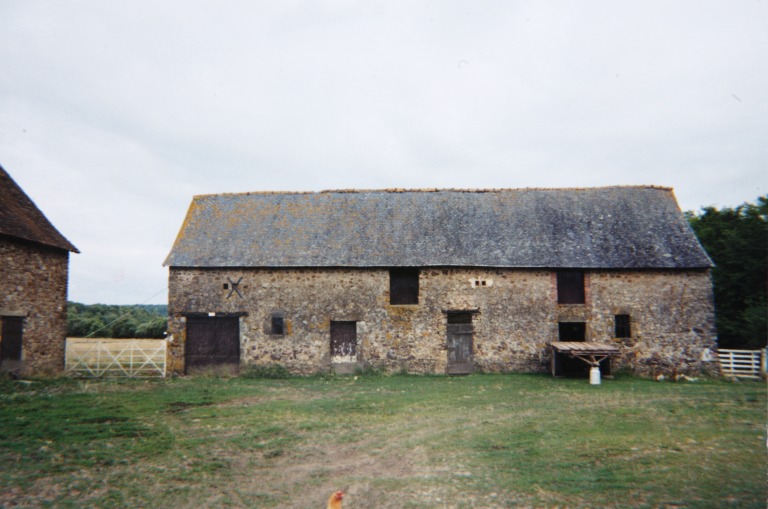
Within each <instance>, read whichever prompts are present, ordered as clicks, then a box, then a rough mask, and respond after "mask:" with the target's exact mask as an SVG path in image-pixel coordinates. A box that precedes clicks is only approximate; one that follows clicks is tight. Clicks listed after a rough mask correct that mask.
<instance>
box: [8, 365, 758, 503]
mask: <svg viewBox="0 0 768 509" xmlns="http://www.w3.org/2000/svg"><path fill="white" fill-rule="evenodd" d="M766 408H767V407H766V386H765V384H764V383H761V382H742V383H732V382H726V381H708V380H700V381H696V382H681V383H673V382H653V381H648V380H641V379H637V378H631V377H617V378H616V379H615V380H604V381H603V384H602V385H600V386H590V385H589V384H588V383H587V381H586V380H583V379H553V378H551V377H548V376H543V375H472V376H467V377H419V376H392V377H383V376H360V377H329V378H323V377H315V378H293V379H282V380H267V379H247V378H217V377H212V376H208V377H206V376H201V377H194V378H176V379H169V380H154V381H84V380H68V379H61V380H50V381H36V382H33V383H31V384H29V383H21V382H15V381H2V382H0V465H2V469H1V471H0V507H73V508H74V507H78V508H79V507H144V508H154V507H173V508H183V507H190V508H191V507H231V508H245V507H259V508H261V507H263V508H307V509H311V508H324V507H325V500H326V499H327V497H328V495H329V494H330V493H331V491H332V490H335V489H338V488H345V489H346V490H347V492H348V495H347V497H346V498H345V500H344V507H345V509H355V508H368V509H377V508H400V507H403V508H467V507H475V508H502V507H666V508H673V507H692V508H694V507H717V508H722V507H739V508H742V507H760V508H764V507H765V506H766V437H765V425H766Z"/></svg>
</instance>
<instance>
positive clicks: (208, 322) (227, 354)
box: [185, 316, 240, 372]
mask: <svg viewBox="0 0 768 509" xmlns="http://www.w3.org/2000/svg"><path fill="white" fill-rule="evenodd" d="M222 364H240V320H239V319H238V318H237V317H230V316H205V317H189V318H187V342H186V347H185V370H186V371H187V372H189V370H190V368H198V367H204V366H217V365H222Z"/></svg>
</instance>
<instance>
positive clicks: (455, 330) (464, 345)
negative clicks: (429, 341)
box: [446, 312, 475, 375]
mask: <svg viewBox="0 0 768 509" xmlns="http://www.w3.org/2000/svg"><path fill="white" fill-rule="evenodd" d="M447 328H448V337H447V345H448V366H447V367H446V373H448V374H452V375H467V374H469V373H472V372H473V371H474V369H475V365H474V358H473V355H472V348H473V341H474V339H473V338H474V328H473V325H472V313H464V312H451V313H448V324H447Z"/></svg>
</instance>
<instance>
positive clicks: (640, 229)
mask: <svg viewBox="0 0 768 509" xmlns="http://www.w3.org/2000/svg"><path fill="white" fill-rule="evenodd" d="M165 265H167V266H175V267H425V266H472V267H517V268H568V267H571V268H604V269H616V268H658V269H677V268H707V267H710V266H711V265H712V262H711V260H710V259H709V257H708V256H707V254H706V253H705V252H704V250H703V249H702V247H701V245H700V244H699V242H698V240H697V239H696V237H695V235H694V234H693V231H692V230H691V228H690V227H689V225H688V223H687V221H686V220H685V218H684V216H683V214H682V213H681V211H680V209H679V207H678V205H677V202H676V200H675V198H674V194H673V192H672V190H671V189H669V188H663V187H653V186H633V187H601V188H579V189H486V190H460V189H422V190H406V189H385V190H375V191H355V190H343V191H322V192H317V193H276V192H269V193H244V194H219V195H203V196H196V197H195V198H194V199H193V201H192V204H191V206H190V208H189V211H188V213H187V217H186V219H185V220H184V223H183V225H182V228H181V230H180V232H179V235H178V237H177V239H176V242H175V244H174V246H173V248H172V250H171V253H170V254H169V255H168V258H167V259H166V261H165Z"/></svg>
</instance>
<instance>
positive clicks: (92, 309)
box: [67, 302, 168, 338]
mask: <svg viewBox="0 0 768 509" xmlns="http://www.w3.org/2000/svg"><path fill="white" fill-rule="evenodd" d="M167 314H168V307H167V306H166V305H163V304H151V305H138V306H115V305H107V304H93V305H86V304H81V303H79V302H69V303H67V335H68V336H70V337H88V336H91V337H99V338H162V337H164V336H165V330H166V327H167V323H168V320H167Z"/></svg>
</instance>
